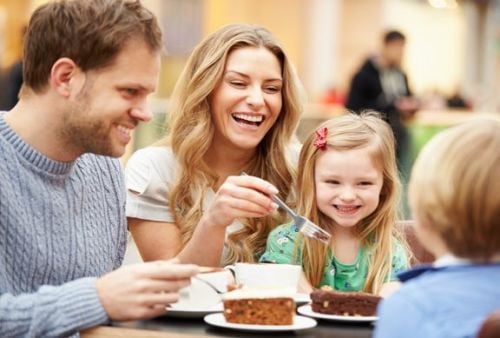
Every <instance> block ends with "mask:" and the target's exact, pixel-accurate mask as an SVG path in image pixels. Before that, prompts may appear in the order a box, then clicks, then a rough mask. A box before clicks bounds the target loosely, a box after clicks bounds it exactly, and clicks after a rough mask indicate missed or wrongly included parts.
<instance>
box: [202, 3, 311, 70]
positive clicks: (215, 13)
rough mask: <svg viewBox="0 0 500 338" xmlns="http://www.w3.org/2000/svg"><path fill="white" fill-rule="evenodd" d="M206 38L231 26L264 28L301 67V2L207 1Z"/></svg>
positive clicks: (302, 24) (302, 12) (302, 22)
mask: <svg viewBox="0 0 500 338" xmlns="http://www.w3.org/2000/svg"><path fill="white" fill-rule="evenodd" d="M203 4H204V6H205V18H204V19H205V23H204V30H205V35H207V34H209V33H212V32H214V31H215V30H217V29H218V28H219V27H221V26H224V25H227V24H231V23H248V24H257V25H261V26H264V27H266V28H267V29H268V30H269V31H270V32H271V33H272V34H273V35H274V36H275V37H276V38H277V39H278V40H279V41H280V42H281V43H282V45H283V47H284V49H285V50H286V52H287V54H288V56H289V58H290V60H291V61H292V63H293V64H294V65H295V66H296V67H298V68H300V67H301V65H302V50H301V48H302V45H303V40H304V37H303V36H302V31H303V30H304V26H305V23H304V20H303V19H304V18H303V16H304V15H303V14H304V11H303V9H304V7H305V6H307V1H303V0H302V1H301V0H272V1H271V0H206V1H204V3H203Z"/></svg>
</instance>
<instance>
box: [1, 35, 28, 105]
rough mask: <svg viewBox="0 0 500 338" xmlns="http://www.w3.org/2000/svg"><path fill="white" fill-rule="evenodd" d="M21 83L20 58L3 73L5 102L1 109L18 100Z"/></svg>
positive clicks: (21, 63)
mask: <svg viewBox="0 0 500 338" xmlns="http://www.w3.org/2000/svg"><path fill="white" fill-rule="evenodd" d="M26 28H27V27H26V26H24V27H23V29H22V38H23V40H24V35H25V34H26ZM22 85H23V60H22V58H20V59H19V60H17V61H15V62H14V63H13V64H12V65H11V66H10V67H9V68H8V70H7V71H6V74H5V88H4V90H5V93H4V95H5V96H4V99H5V101H4V102H5V103H4V105H3V106H2V107H1V109H3V110H11V109H12V108H14V106H15V105H16V103H17V101H18V100H19V91H20V90H21V87H22Z"/></svg>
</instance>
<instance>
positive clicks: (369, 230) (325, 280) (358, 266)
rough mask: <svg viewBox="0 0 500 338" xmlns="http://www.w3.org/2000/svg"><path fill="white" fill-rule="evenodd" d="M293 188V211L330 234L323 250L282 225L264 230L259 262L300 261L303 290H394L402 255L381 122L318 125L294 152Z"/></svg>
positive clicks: (386, 131) (367, 118) (391, 162)
mask: <svg viewBox="0 0 500 338" xmlns="http://www.w3.org/2000/svg"><path fill="white" fill-rule="evenodd" d="M297 184H298V188H297V196H298V199H297V201H298V207H297V211H298V213H299V214H301V215H304V216H306V217H307V218H309V219H310V220H312V221H313V222H314V223H316V224H318V225H320V226H321V227H322V228H323V229H325V230H327V231H328V232H330V233H331V234H332V239H331V242H330V245H325V244H323V243H322V242H319V241H317V240H314V239H310V238H305V237H304V236H303V235H302V234H301V233H300V232H298V229H297V228H296V226H295V224H293V223H288V224H284V225H281V226H279V227H277V228H276V229H275V230H273V231H272V233H271V234H270V236H269V239H268V242H267V250H266V252H265V254H264V255H263V256H262V257H261V261H266V262H273V263H292V264H301V265H302V267H303V269H304V273H305V277H306V279H307V283H306V286H305V287H304V288H305V291H309V290H310V289H311V286H312V287H320V286H323V285H328V286H330V287H332V288H333V289H336V290H340V291H365V292H370V293H374V294H380V295H387V294H388V293H390V292H392V291H393V290H395V289H396V288H397V286H398V283H397V282H396V276H395V274H396V273H397V272H400V271H402V270H404V269H406V268H407V267H408V258H407V253H406V245H405V243H404V240H403V239H402V238H401V235H400V234H399V232H398V230H397V229H396V228H395V227H394V223H395V220H396V205H397V202H396V201H397V191H398V185H399V183H398V175H397V169H396V158H395V148H394V136H393V134H392V131H391V129H390V127H389V125H388V124H387V123H386V122H384V121H383V120H381V119H380V118H379V115H378V114H376V113H364V114H362V115H355V114H347V115H344V116H341V117H338V118H333V119H330V120H328V121H326V122H324V123H323V124H322V125H321V126H320V127H319V128H318V129H317V130H316V131H314V132H313V133H312V134H311V135H310V136H309V137H308V138H307V139H306V141H305V143H304V145H303V147H302V151H301V154H300V159H299V173H298V178H297ZM307 284H309V285H307Z"/></svg>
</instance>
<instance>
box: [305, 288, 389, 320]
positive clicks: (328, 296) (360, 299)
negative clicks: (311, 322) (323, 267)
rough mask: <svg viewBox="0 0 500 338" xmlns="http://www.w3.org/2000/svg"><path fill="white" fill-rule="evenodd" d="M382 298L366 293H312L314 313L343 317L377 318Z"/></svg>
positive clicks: (331, 291)
mask: <svg viewBox="0 0 500 338" xmlns="http://www.w3.org/2000/svg"><path fill="white" fill-rule="evenodd" d="M381 299H382V298H381V297H378V296H375V295H372V294H370V293H366V292H339V291H334V290H332V289H330V290H325V289H323V288H322V289H321V290H315V291H313V292H312V293H311V300H312V304H311V308H312V310H313V311H314V312H318V313H323V314H328V315H341V316H375V314H376V312H377V305H378V303H379V301H380V300H381Z"/></svg>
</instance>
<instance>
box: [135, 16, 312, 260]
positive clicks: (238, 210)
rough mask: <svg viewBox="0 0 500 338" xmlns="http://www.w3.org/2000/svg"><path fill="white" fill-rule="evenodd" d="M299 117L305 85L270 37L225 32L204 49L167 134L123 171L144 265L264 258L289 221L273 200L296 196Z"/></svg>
mask: <svg viewBox="0 0 500 338" xmlns="http://www.w3.org/2000/svg"><path fill="white" fill-rule="evenodd" d="M301 111H302V105H301V100H300V99H299V82H298V80H297V78H296V75H295V73H294V71H293V69H292V66H291V65H290V63H289V60H288V58H287V56H286V54H285V52H284V51H283V49H282V48H281V47H280V45H279V44H278V43H277V42H276V40H275V38H274V37H273V36H272V35H271V34H270V33H269V32H268V31H267V30H266V29H264V28H261V27H256V26H248V25H240V24H238V25H229V26H226V27H223V28H221V29H220V30H218V31H216V32H215V33H213V34H212V35H210V36H208V37H207V38H206V39H205V40H204V41H202V42H201V43H200V44H199V45H198V46H197V47H196V48H195V50H194V51H193V53H192V55H191V56H190V58H189V60H188V62H187V65H186V67H185V69H184V71H183V73H182V74H181V76H180V78H179V80H178V82H177V85H176V88H175V90H174V93H173V95H172V104H171V106H170V109H169V113H168V116H169V121H168V126H169V133H168V136H167V137H166V138H165V140H163V141H162V142H160V144H157V145H155V146H152V147H149V148H145V149H142V150H140V151H138V152H136V153H135V154H134V156H132V158H131V159H130V160H129V163H128V165H127V168H126V175H127V176H126V178H127V188H128V198H127V203H128V206H127V216H128V224H129V229H130V231H131V232H132V235H133V237H134V240H135V242H136V243H137V246H138V248H139V251H140V253H141V255H142V258H143V259H144V260H147V261H148V260H155V259H167V258H171V257H174V256H178V257H179V259H180V260H181V261H183V262H193V263H197V264H201V265H211V266H213V265H226V264H230V263H234V262H237V261H244V262H254V261H256V260H258V257H259V256H260V255H261V254H262V252H263V251H264V249H265V242H266V239H267V236H268V234H269V232H270V230H271V229H272V228H273V227H274V226H275V225H276V224H280V222H282V221H283V217H284V215H282V214H280V213H278V212H275V211H276V209H277V206H276V205H275V204H274V203H273V202H272V201H271V199H270V195H271V194H277V193H279V194H280V196H281V197H282V198H284V199H288V198H289V197H290V193H291V190H290V186H291V184H290V183H291V182H292V181H293V180H294V178H295V173H294V169H293V168H294V162H296V159H297V158H298V151H299V150H298V147H297V145H295V146H294V142H293V141H294V135H295V130H296V127H297V124H298V121H299V117H300V113H301ZM294 159H295V160H294ZM242 171H245V172H247V173H248V174H249V175H250V176H241V175H240V174H241V172H242Z"/></svg>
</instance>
